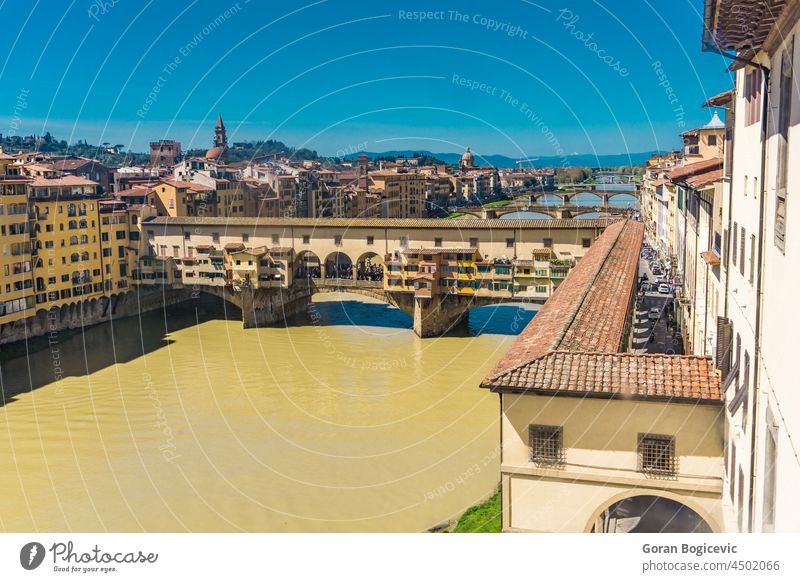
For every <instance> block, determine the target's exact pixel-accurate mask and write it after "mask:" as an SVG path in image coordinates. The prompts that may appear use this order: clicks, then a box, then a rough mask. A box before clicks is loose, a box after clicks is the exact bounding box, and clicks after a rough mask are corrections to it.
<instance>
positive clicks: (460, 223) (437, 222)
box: [151, 216, 620, 231]
mask: <svg viewBox="0 0 800 582" xmlns="http://www.w3.org/2000/svg"><path fill="white" fill-rule="evenodd" d="M619 221H620V219H619V218H617V217H613V218H571V219H559V220H548V219H519V220H517V219H507V218H492V219H488V220H482V219H479V218H476V219H468V218H467V219H458V220H451V219H448V218H257V217H251V218H243V217H230V218H225V217H206V216H202V217H201V216H157V217H155V218H153V220H152V221H151V223H152V224H164V225H168V224H172V225H176V226H180V225H188V224H192V225H208V226H224V225H239V226H259V225H260V226H285V227H291V226H311V227H320V228H322V227H336V226H339V227H345V228H359V227H378V228H431V229H436V230H441V229H442V228H447V229H448V230H450V229H456V230H476V229H479V230H506V231H507V230H519V229H529V228H538V229H547V230H563V229H567V230H574V229H577V228H606V227H608V226H609V225H611V224H614V223H616V222H619Z"/></svg>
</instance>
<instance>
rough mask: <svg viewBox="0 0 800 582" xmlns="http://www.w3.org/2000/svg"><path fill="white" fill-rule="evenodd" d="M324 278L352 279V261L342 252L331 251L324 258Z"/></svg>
mask: <svg viewBox="0 0 800 582" xmlns="http://www.w3.org/2000/svg"><path fill="white" fill-rule="evenodd" d="M325 278H326V279H352V278H353V261H352V260H351V259H350V257H348V256H347V255H346V254H344V253H342V252H339V251H335V252H332V253H331V254H329V255H328V257H327V258H326V259H325Z"/></svg>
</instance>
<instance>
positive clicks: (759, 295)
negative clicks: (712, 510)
mask: <svg viewBox="0 0 800 582" xmlns="http://www.w3.org/2000/svg"><path fill="white" fill-rule="evenodd" d="M760 68H761V71H762V73H763V75H764V98H763V99H762V100H761V200H759V204H758V241H759V242H758V277H757V279H756V329H755V354H753V413H752V414H751V415H750V417H751V418H750V491H749V506H750V509H749V511H750V515H749V518H750V519H749V522H750V531H751V532H752V531H753V530H754V529H755V521H756V520H755V507H756V500H755V493H754V491H755V487H756V444H757V437H756V428H757V426H758V410H759V409H758V400H759V399H758V393H759V372H758V370H759V367H760V361H761V325H762V322H761V319H762V317H761V312H762V305H763V302H764V275H763V273H764V243H765V241H764V214H765V213H766V200H767V184H766V182H767V181H766V179H765V178H766V173H767V123H768V121H767V112H768V111H769V107H768V103H769V69H768V68H766V67H764V66H761V67H760Z"/></svg>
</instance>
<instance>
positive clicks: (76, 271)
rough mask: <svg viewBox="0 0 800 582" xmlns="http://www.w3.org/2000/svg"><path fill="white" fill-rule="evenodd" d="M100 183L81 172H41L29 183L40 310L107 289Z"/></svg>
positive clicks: (36, 290) (36, 286)
mask: <svg viewBox="0 0 800 582" xmlns="http://www.w3.org/2000/svg"><path fill="white" fill-rule="evenodd" d="M97 186H98V184H97V183H96V182H93V181H91V180H86V179H84V178H79V177H77V176H63V177H61V178H56V179H46V178H37V179H35V180H33V182H31V183H30V185H29V194H28V199H29V204H30V211H31V219H32V220H33V221H35V222H34V226H33V232H32V236H31V240H32V241H33V253H34V269H33V272H34V281H35V284H34V288H35V292H36V306H37V310H39V309H52V308H54V307H59V306H61V305H66V304H69V303H77V302H80V301H83V300H86V299H93V298H97V297H100V296H101V295H103V289H104V285H103V281H104V263H105V261H104V258H103V256H102V247H101V235H100V201H99V199H98V198H97V196H96V192H97Z"/></svg>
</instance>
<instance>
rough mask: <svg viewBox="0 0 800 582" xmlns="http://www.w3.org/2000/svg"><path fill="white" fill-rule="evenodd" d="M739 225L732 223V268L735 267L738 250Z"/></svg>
mask: <svg viewBox="0 0 800 582" xmlns="http://www.w3.org/2000/svg"><path fill="white" fill-rule="evenodd" d="M738 241H739V224H738V223H736V222H734V223H733V256H732V257H731V262H732V263H733V265H734V266H736V256H737V255H736V252H737V250H738V248H739V242H738Z"/></svg>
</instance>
